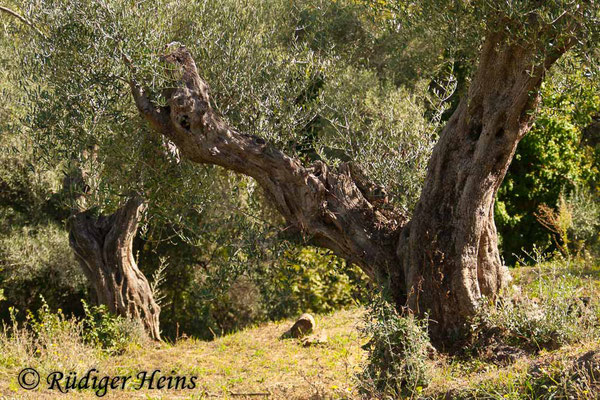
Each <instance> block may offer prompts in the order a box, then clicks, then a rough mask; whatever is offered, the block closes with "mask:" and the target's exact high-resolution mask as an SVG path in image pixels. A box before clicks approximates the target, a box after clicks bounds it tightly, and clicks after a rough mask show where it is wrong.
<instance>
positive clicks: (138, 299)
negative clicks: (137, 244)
mask: <svg viewBox="0 0 600 400" xmlns="http://www.w3.org/2000/svg"><path fill="white" fill-rule="evenodd" d="M143 208H144V202H143V201H142V200H141V199H140V198H139V197H132V198H130V199H129V200H127V202H126V203H125V205H124V206H122V207H121V208H119V209H118V210H117V211H116V212H114V213H113V214H111V215H108V216H103V215H101V216H99V217H96V216H94V214H93V211H92V210H87V211H82V212H78V213H76V214H75V215H73V216H72V217H71V219H70V220H69V242H70V245H71V248H72V249H73V251H74V252H75V256H76V258H77V260H78V261H79V264H80V265H81V268H82V269H83V272H84V274H85V275H86V277H87V278H88V281H89V282H90V283H91V285H92V286H93V288H94V290H95V292H96V296H97V298H98V302H99V304H104V305H106V306H107V307H108V310H109V311H111V312H112V313H115V314H117V315H122V316H124V317H127V318H132V319H134V320H139V321H141V322H142V323H143V325H144V328H145V329H146V331H147V332H148V335H149V336H150V337H151V338H152V339H154V340H160V328H159V314H160V307H159V306H158V305H157V304H156V302H155V301H154V297H153V295H152V290H151V288H150V285H149V283H148V280H147V279H146V277H145V276H144V274H143V273H142V272H141V271H140V270H139V269H138V267H137V264H136V262H135V258H134V257H133V251H132V247H133V239H134V237H135V234H136V232H137V228H138V219H139V215H140V212H141V211H142V210H143Z"/></svg>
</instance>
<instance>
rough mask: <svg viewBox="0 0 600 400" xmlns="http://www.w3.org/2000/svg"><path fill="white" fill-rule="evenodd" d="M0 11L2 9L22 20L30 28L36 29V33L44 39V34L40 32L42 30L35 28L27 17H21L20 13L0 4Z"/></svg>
mask: <svg viewBox="0 0 600 400" xmlns="http://www.w3.org/2000/svg"><path fill="white" fill-rule="evenodd" d="M0 11H4V12H5V13H7V14H9V15H12V16H13V17H15V18H17V19H18V20H20V21H21V22H23V23H24V24H25V25H28V26H29V27H30V28H31V29H33V30H34V31H36V32H37V33H38V35H40V36H41V37H43V38H44V39H46V35H44V34H43V33H42V31H40V30H39V29H38V28H36V27H35V25H33V24H32V23H31V22H30V21H29V20H28V19H27V18H25V17H23V16H22V15H21V14H19V13H17V12H15V11H13V10H11V9H10V8H7V7H4V6H0Z"/></svg>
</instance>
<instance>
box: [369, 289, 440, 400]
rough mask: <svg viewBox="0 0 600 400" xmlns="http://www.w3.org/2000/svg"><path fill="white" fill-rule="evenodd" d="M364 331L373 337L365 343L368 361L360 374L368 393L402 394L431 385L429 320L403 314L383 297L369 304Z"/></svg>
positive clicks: (385, 395)
mask: <svg viewBox="0 0 600 400" xmlns="http://www.w3.org/2000/svg"><path fill="white" fill-rule="evenodd" d="M363 333H364V334H365V335H366V336H367V337H369V341H368V342H367V344H366V345H364V346H363V348H364V349H365V350H367V352H368V356H367V362H366V364H365V366H364V368H363V371H362V372H361V373H360V374H359V380H360V385H361V389H362V390H363V392H364V393H365V394H367V395H369V396H373V397H381V396H383V397H386V398H387V397H392V398H400V397H403V396H406V395H414V394H415V393H417V394H418V393H420V392H421V391H422V390H423V388H424V387H425V386H427V384H428V382H429V379H430V370H429V367H428V365H427V360H428V352H429V349H430V348H431V344H430V342H429V337H428V335H427V320H421V319H417V318H416V317H414V316H413V315H412V314H406V315H400V314H399V313H398V311H397V310H396V308H395V307H394V306H393V305H391V304H390V303H388V302H386V301H385V300H383V299H382V298H381V297H379V298H377V299H376V300H374V301H373V303H372V304H371V305H370V306H369V309H368V313H367V315H366V325H365V327H364V328H363Z"/></svg>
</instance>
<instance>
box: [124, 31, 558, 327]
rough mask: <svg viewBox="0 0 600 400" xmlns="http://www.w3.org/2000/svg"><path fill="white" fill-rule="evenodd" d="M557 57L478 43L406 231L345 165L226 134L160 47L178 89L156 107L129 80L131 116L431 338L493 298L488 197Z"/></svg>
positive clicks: (503, 276) (184, 64)
mask: <svg viewBox="0 0 600 400" xmlns="http://www.w3.org/2000/svg"><path fill="white" fill-rule="evenodd" d="M540 42H541V41H540ZM567 48H568V45H565V46H564V48H559V47H558V44H555V45H554V47H553V49H552V51H553V52H552V54H549V55H544V54H543V49H541V48H539V47H536V46H523V45H520V44H519V43H518V41H514V40H513V41H511V42H510V44H509V41H508V40H507V38H506V37H505V36H504V35H503V34H495V35H490V36H489V37H488V38H487V40H486V42H485V44H484V46H483V49H482V52H481V57H480V63H479V66H478V68H477V72H476V74H475V76H474V78H473V81H472V84H471V87H470V89H469V91H468V94H467V95H466V97H465V98H463V99H462V101H461V102H460V105H459V107H458V109H457V110H456V112H455V113H454V114H453V116H452V117H451V119H450V121H449V122H448V124H447V126H446V127H445V128H444V130H443V132H442V134H441V137H440V140H439V142H438V143H437V145H436V147H435V149H434V152H433V156H432V158H431V161H430V164H429V168H428V175H427V180H426V184H425V187H424V189H423V192H422V195H421V198H420V200H419V203H418V205H417V207H416V210H415V213H414V215H413V218H412V220H411V222H410V223H407V218H406V216H404V215H402V214H401V213H399V212H386V211H383V210H380V209H378V206H377V202H376V201H374V200H373V201H370V200H369V198H370V197H369V195H368V194H367V192H368V190H366V189H365V188H369V187H372V186H373V185H370V184H369V183H368V182H365V181H364V176H363V174H361V173H357V171H355V170H354V169H353V167H352V164H343V165H342V166H341V168H339V169H338V170H333V169H331V168H329V167H328V166H326V165H325V164H324V163H322V162H316V163H314V164H312V165H311V166H310V167H304V166H303V165H302V164H301V162H300V161H298V160H296V159H294V158H291V157H289V156H287V155H285V154H284V153H282V152H281V151H279V150H277V149H275V148H273V147H272V146H270V145H269V144H268V143H266V142H265V140H263V139H262V138H259V137H254V136H250V135H246V134H243V133H239V132H237V131H236V130H235V129H233V128H232V127H230V126H228V125H227V124H226V123H225V122H224V121H223V120H222V119H221V118H220V117H219V116H218V115H217V114H216V113H215V111H214V110H213V108H212V106H211V104H210V98H209V94H208V87H207V85H206V83H205V82H204V81H203V80H202V79H201V78H200V76H199V74H198V72H197V70H196V65H195V63H194V60H193V59H192V57H191V55H190V53H189V51H188V50H187V49H186V48H185V47H184V46H182V45H179V44H171V45H169V46H168V48H167V54H166V56H165V57H164V59H165V61H166V62H168V63H170V64H171V65H172V66H174V67H175V68H174V69H175V70H176V73H177V74H178V79H179V80H180V86H179V88H177V89H174V90H171V91H169V92H166V93H164V94H165V97H166V98H167V100H168V106H166V107H157V106H155V105H154V104H153V103H151V102H150V100H149V99H148V97H147V96H146V94H145V92H144V89H143V88H142V87H141V86H140V85H138V84H137V83H136V82H135V81H132V82H131V88H132V93H133V96H134V99H135V102H136V105H137V107H138V109H139V111H140V112H141V113H142V114H143V115H144V116H145V117H146V118H147V119H148V121H149V122H150V123H151V124H152V126H153V127H154V128H155V129H156V130H157V131H159V132H160V133H162V134H163V135H165V136H166V137H167V138H169V139H170V140H171V141H173V143H175V145H176V146H177V147H178V148H179V149H180V150H181V153H182V155H183V156H184V157H186V158H188V159H189V160H192V161H194V162H198V163H209V164H215V165H220V166H222V167H225V168H227V169H230V170H233V171H237V172H240V173H243V174H246V175H249V176H251V177H253V178H255V179H256V181H257V182H258V183H259V184H260V185H261V186H262V187H263V188H264V189H265V191H266V193H267V194H268V196H269V198H270V199H271V201H272V202H273V204H274V205H275V207H276V208H277V209H278V210H279V212H280V213H281V214H282V215H283V216H284V217H285V219H286V221H287V223H288V224H289V225H290V227H291V228H293V229H296V230H297V231H298V232H300V233H302V234H303V235H305V236H306V237H307V238H308V239H310V240H311V242H312V243H314V244H317V245H320V246H323V247H326V248H329V249H331V250H333V251H334V252H335V253H336V254H338V255H340V256H341V257H344V258H345V259H347V260H348V261H350V262H354V263H356V264H358V265H359V266H361V267H362V269H363V270H364V271H365V272H366V273H367V274H368V275H369V276H371V277H372V278H376V279H379V280H380V282H381V279H384V280H385V281H386V282H387V284H388V285H389V286H390V289H391V292H392V294H393V295H394V298H395V301H396V302H397V304H398V306H403V305H405V304H406V302H408V305H409V306H410V308H411V309H412V310H414V311H416V312H417V313H419V314H421V315H423V314H425V313H427V314H428V315H429V316H430V318H431V319H432V321H433V322H432V324H431V333H432V337H433V338H434V339H435V338H441V337H443V336H444V335H448V334H450V335H451V334H454V333H457V332H458V331H460V330H461V329H462V328H463V326H464V325H465V323H466V322H467V321H468V318H469V317H470V316H472V315H473V313H474V312H475V310H476V308H477V306H478V304H479V302H480V299H481V297H482V296H489V297H492V298H493V297H495V296H497V295H498V293H499V292H500V290H501V289H502V287H503V286H504V285H505V283H506V282H507V280H508V279H509V274H508V271H507V269H506V267H505V266H503V265H502V263H501V260H500V257H499V253H498V247H497V241H498V240H497V234H496V228H495V225H494V220H493V209H494V196H495V194H496V191H497V189H498V187H499V185H500V183H501V181H502V179H503V177H504V175H505V173H506V170H507V168H508V165H509V163H510V161H511V159H512V156H513V154H514V152H515V149H516V146H517V143H518V142H519V140H520V139H521V138H522V137H523V135H524V134H525V133H526V132H527V131H528V130H529V125H530V122H531V114H530V111H531V110H533V109H535V106H536V99H537V95H536V91H537V89H538V88H539V86H540V84H541V81H542V77H543V75H544V72H545V71H546V69H547V68H548V67H549V66H550V65H551V64H552V63H553V62H554V61H555V60H556V59H557V58H558V57H559V56H560V55H561V54H562V53H564V51H566V49H567ZM540 53H541V54H542V55H543V59H542V62H539V58H536V56H539V55H540Z"/></svg>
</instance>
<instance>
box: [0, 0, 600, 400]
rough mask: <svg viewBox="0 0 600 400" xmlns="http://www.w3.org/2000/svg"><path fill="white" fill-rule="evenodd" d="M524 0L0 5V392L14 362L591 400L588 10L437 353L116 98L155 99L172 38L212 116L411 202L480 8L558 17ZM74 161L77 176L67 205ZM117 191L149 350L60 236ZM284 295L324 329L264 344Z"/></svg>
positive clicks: (593, 122)
mask: <svg viewBox="0 0 600 400" xmlns="http://www.w3.org/2000/svg"><path fill="white" fill-rule="evenodd" d="M542 3H543V4H542ZM542 3H540V2H535V1H522V2H493V1H485V2H482V3H481V4H480V5H478V6H473V4H472V3H470V2H443V1H434V0H426V1H422V2H406V1H385V0H381V1H362V0H335V1H334V0H294V1H287V0H270V1H268V2H263V1H259V0H248V1H245V2H239V1H236V0H205V1H202V2H185V1H179V0H159V1H154V2H143V1H122V0H110V1H92V0H66V1H65V0H60V1H59V0H43V1H33V0H32V1H30V0H10V1H9V2H8V3H7V4H6V6H7V7H9V8H10V9H11V10H15V12H16V14H18V16H17V17H15V16H14V15H13V14H10V15H9V14H8V13H6V12H5V11H0V17H1V19H0V28H2V29H1V30H0V65H1V67H0V93H1V94H0V147H1V148H2V149H3V151H2V152H0V319H1V320H2V321H3V327H2V329H0V376H2V377H9V378H6V379H5V378H2V379H0V395H16V394H17V392H18V391H19V388H18V387H17V386H16V383H15V381H14V379H13V377H15V376H16V375H17V374H18V371H19V369H20V368H22V367H23V366H25V365H27V366H33V367H36V368H39V369H40V372H42V373H47V372H49V371H52V370H55V369H57V368H59V367H60V368H63V369H65V370H69V369H70V370H73V371H77V372H78V373H81V372H84V371H85V370H86V369H89V366H90V365H99V366H100V367H101V368H102V369H103V370H104V371H105V372H106V373H113V374H116V373H124V372H137V370H139V369H140V365H144V368H146V365H148V366H156V367H157V368H160V369H164V370H167V369H172V370H173V371H177V372H181V373H186V374H197V375H199V376H201V380H202V381H203V387H202V390H204V394H207V395H208V396H211V395H223V396H225V397H227V396H230V397H233V396H235V394H236V393H242V392H247V393H253V392H254V391H259V392H260V391H262V390H269V391H272V393H273V394H274V396H278V397H281V398H283V397H285V398H294V397H297V398H309V397H311V398H329V397H334V398H360V397H374V398H396V397H409V398H433V399H435V398H465V399H467V398H494V399H495V398H498V399H500V398H515V399H517V398H535V399H537V398H544V399H545V398H548V399H550V398H571V397H572V398H595V397H597V396H598V389H597V382H596V381H595V380H596V379H597V378H596V377H595V376H594V371H595V369H594V368H595V366H594V365H593V363H592V362H591V361H586V360H588V358H589V357H588V358H585V357H584V355H585V354H587V353H588V352H589V351H597V349H598V340H597V338H598V337H599V335H600V321H599V318H600V303H599V300H598V299H599V297H598V288H599V287H600V286H599V284H598V276H599V271H598V261H597V260H598V257H600V247H598V246H599V244H600V241H599V239H600V236H599V234H598V232H599V231H598V229H599V224H600V222H599V221H600V219H599V218H600V186H599V184H600V164H599V163H600V125H598V124H599V116H600V94H599V93H598V76H599V75H598V65H597V64H596V61H597V60H596V59H595V58H597V57H596V56H597V52H598V49H597V45H593V43H594V39H596V38H597V33H598V32H597V27H596V26H597V22H598V17H599V16H598V15H597V12H598V11H597V9H594V8H592V6H593V3H594V2H584V3H586V4H587V3H589V4H587V5H589V6H590V8H589V10H591V11H589V12H588V14H585V15H584V18H583V19H582V20H580V21H579V23H580V25H581V26H580V28H581V29H582V32H584V33H585V35H583V34H582V37H583V36H585V38H586V39H589V42H590V43H592V45H591V47H592V48H587V47H586V46H590V45H589V44H587V42H586V43H584V42H585V41H584V40H580V42H581V43H579V44H580V45H581V46H583V47H581V48H578V49H577V51H576V52H575V51H573V52H572V53H569V54H568V55H567V56H566V57H563V59H561V60H560V61H559V63H558V64H557V65H556V66H555V68H554V69H553V70H551V71H550V72H549V73H548V76H547V78H546V79H545V81H544V83H543V84H542V86H541V93H540V95H541V103H540V107H539V109H538V111H537V116H536V120H535V123H534V125H533V128H532V130H531V131H530V132H529V133H528V134H527V135H525V136H524V137H523V139H522V140H521V141H520V144H519V146H518V147H517V149H516V153H515V156H514V161H513V162H512V164H511V165H510V168H509V169H508V171H507V173H506V178H505V180H504V182H503V184H502V186H501V187H500V189H499V191H498V197H497V201H496V203H495V219H496V221H497V223H498V233H499V236H500V244H501V253H502V258H503V261H504V262H506V263H507V264H508V265H510V266H511V267H514V268H512V272H513V275H514V276H515V281H514V282H513V283H511V285H513V284H514V285H513V286H511V287H509V288H508V289H507V291H506V293H504V296H503V297H501V298H498V299H486V300H485V301H484V302H482V303H481V304H478V308H477V312H476V314H475V317H474V318H472V319H471V320H470V321H469V323H470V325H469V326H468V327H467V328H468V329H467V335H465V336H464V337H461V339H462V342H460V343H459V345H458V346H457V347H459V349H458V350H455V349H441V350H443V351H444V352H443V353H438V352H436V351H435V349H433V347H432V346H431V344H430V342H429V338H428V328H429V327H431V324H432V323H435V321H428V320H426V319H425V320H424V319H419V318H417V317H415V316H414V315H413V314H412V313H410V312H409V311H406V312H403V311H402V310H401V308H400V307H398V304H391V303H388V301H391V299H388V298H385V297H384V296H381V295H379V294H375V293H377V292H376V291H375V290H373V287H372V285H373V281H371V280H369V278H367V276H366V275H365V273H364V272H363V271H362V270H360V269H359V268H358V267H357V266H356V265H354V264H353V263H352V262H350V261H355V260H350V261H347V260H343V259H341V258H339V257H337V256H335V255H334V254H332V253H331V252H330V251H328V250H323V249H319V248H316V247H311V246H309V245H308V244H309V243H310V244H315V243H314V241H313V239H314V238H313V237H309V235H305V233H304V232H303V231H302V229H296V230H295V229H291V227H290V226H286V225H285V224H283V218H282V217H281V216H280V215H279V214H278V211H277V205H276V204H273V201H272V200H273V199H270V198H269V196H268V194H266V193H265V191H264V190H263V189H262V188H261V187H259V186H258V184H257V182H256V181H254V180H253V179H252V178H250V177H245V176H241V175H239V174H236V173H234V172H231V171H226V170H223V169H221V168H220V167H217V166H212V165H203V166H198V165H194V164H193V163H192V162H191V161H190V160H187V159H186V158H185V157H184V156H183V155H182V153H181V152H180V149H177V148H176V147H175V145H174V144H173V143H172V142H170V140H167V139H165V138H163V137H159V135H157V133H156V132H155V131H154V130H153V129H152V128H151V127H150V126H149V124H148V123H147V121H145V120H144V118H142V117H141V116H140V114H139V111H138V110H137V109H136V107H135V104H134V102H133V101H132V99H131V83H134V82H141V83H143V85H145V87H144V90H147V92H148V93H149V96H150V100H151V104H153V105H161V106H165V105H166V101H167V98H168V96H166V93H169V90H172V89H173V87H174V85H175V84H176V82H175V81H174V79H173V76H171V75H170V74H168V73H165V62H164V59H163V58H164V57H162V56H163V55H164V46H165V45H166V44H167V43H171V42H174V41H176V42H180V43H183V44H185V46H186V48H187V49H189V51H190V52H191V53H192V54H194V58H195V62H196V64H197V67H198V70H199V71H201V75H202V77H203V78H204V79H206V81H207V82H209V83H210V86H211V88H210V89H211V103H213V104H212V106H214V108H215V110H217V111H218V112H219V113H220V114H222V115H223V118H224V121H225V122H227V123H228V124H230V125H231V126H233V127H236V129H239V130H240V132H244V134H247V135H251V137H254V138H258V140H263V142H264V141H265V140H266V141H268V142H269V143H272V144H273V145H274V146H276V147H277V148H280V149H282V150H284V151H285V153H286V154H288V155H289V156H291V157H295V158H296V159H297V160H299V162H300V163H302V164H303V165H304V166H306V167H309V166H311V165H312V166H313V167H314V165H316V164H314V163H315V162H317V161H323V162H325V163H326V164H327V165H328V166H329V167H330V168H332V169H331V170H332V171H333V170H334V169H335V168H338V167H340V166H341V165H342V164H343V163H346V162H349V161H352V162H353V163H354V164H353V165H356V166H357V167H358V168H359V169H360V170H361V171H362V172H363V173H364V175H365V178H366V179H368V180H369V182H373V184H374V185H377V188H378V189H381V193H383V194H382V195H380V196H379V197H378V198H377V199H376V200H373V207H372V208H373V209H376V210H377V213H380V214H381V215H385V216H386V218H387V217H388V215H392V214H393V211H394V210H400V211H401V213H402V214H403V215H404V214H405V216H406V218H408V217H409V216H410V214H411V213H412V212H413V211H414V209H415V205H416V203H417V201H418V199H419V195H420V192H421V189H422V188H423V185H424V180H425V176H426V170H427V163H428V160H429V159H430V157H431V155H432V152H433V148H434V145H435V144H436V141H437V140H438V136H439V134H440V132H441V129H442V127H443V126H444V124H445V123H447V122H448V120H449V118H450V117H451V115H452V113H453V112H454V111H455V110H457V109H458V108H459V107H460V98H461V96H463V95H464V94H465V93H466V92H467V88H468V86H469V83H470V80H471V78H470V76H471V75H472V73H473V71H474V68H475V66H476V62H475V61H476V58H475V57H476V54H478V52H479V50H480V47H481V43H482V38H483V37H484V36H485V34H486V29H487V28H488V27H489V26H491V25H492V24H493V23H494V18H495V16H496V15H504V16H507V17H509V18H511V20H514V21H518V22H523V21H526V20H527V18H529V16H531V15H533V14H534V12H533V11H535V15H536V18H539V21H541V22H544V23H549V22H556V21H559V22H560V21H561V20H562V19H563V18H565V19H566V17H565V16H569V13H577V11H573V10H571V8H568V7H570V5H571V3H572V2H563V1H558V0H556V1H548V2H542ZM584 3H581V4H584ZM560 7H567V8H565V11H564V12H563V13H562V14H561V13H557V11H556V10H558V9H559V8H560ZM532 10H533V11H532ZM569 10H571V11H569ZM577 10H578V8H577ZM586 10H588V9H587V8H586ZM594 13H596V14H594ZM577 15H578V14H577ZM149 16H151V17H149ZM533 25H535V24H533ZM533 25H531V26H533ZM514 26H525V27H528V26H529V25H527V24H525V23H523V24H522V25H519V24H518V23H516V24H515V25H511V26H509V25H507V26H506V30H511V29H514ZM512 34H513V36H514V37H513V39H514V40H516V41H518V40H520V39H524V38H527V37H528V35H532V34H533V33H532V31H528V30H527V29H523V30H522V31H519V32H512ZM534 36H535V35H534ZM555 44H559V43H553V46H554V45H555ZM594 46H595V47H594ZM480 128H481V127H480ZM73 171H81V172H82V176H83V175H84V176H85V182H82V183H83V184H82V185H81V188H82V189H84V188H85V190H84V196H83V198H84V199H83V200H82V199H81V198H78V197H77V196H75V195H74V193H73V190H72V186H70V185H69V183H72V182H70V180H73ZM503 173H504V172H503ZM442 175H443V174H442ZM381 193H380V194H381ZM133 194H135V195H137V196H140V197H143V198H144V201H145V204H146V206H147V207H146V208H145V210H144V212H143V213H142V215H141V216H140V229H139V232H137V234H136V238H135V243H134V251H133V256H134V257H135V259H136V261H137V264H138V265H139V267H140V270H141V273H143V275H145V276H146V277H147V278H148V279H149V280H150V281H151V285H150V286H151V289H152V294H153V296H154V298H155V300H156V301H157V302H158V303H159V304H160V307H161V313H160V319H161V329H162V335H163V338H164V339H165V342H162V343H152V342H150V341H149V340H148V339H147V338H146V336H145V334H144V332H143V328H142V326H141V324H140V323H139V321H132V320H130V319H129V318H127V317H123V316H116V315H113V314H111V313H110V312H109V311H108V308H107V306H106V305H99V304H97V300H98V299H97V297H98V296H97V293H94V290H93V289H92V288H91V286H90V284H89V282H87V281H86V277H85V275H84V274H83V272H82V268H81V264H80V263H79V262H78V258H77V256H76V255H74V253H73V250H72V247H71V246H70V245H69V241H70V240H72V238H71V239H70V238H69V221H71V218H72V216H73V213H74V211H73V210H74V206H75V205H76V204H75V203H77V202H78V201H83V203H84V204H85V207H86V209H87V210H88V211H89V212H90V215H93V216H96V217H97V216H100V215H109V214H110V213H112V212H114V211H115V210H117V209H118V207H119V206H121V205H122V203H123V201H124V199H125V198H128V197H129V196H132V195H133ZM323 207H325V205H324V206H323ZM292 228H293V227H292ZM343 234H344V235H348V236H349V235H351V234H352V232H345V231H344V232H343ZM436 240H437V239H436ZM540 249H541V250H540ZM397 250H398V249H397V248H394V252H396V251H397ZM542 254H544V257H542V256H541V255H542ZM446 255H449V254H442V255H440V257H445V256H446ZM530 255H533V256H530ZM436 257H437V255H436ZM528 265H529V266H528ZM386 272H389V271H386ZM473 274H475V273H474V272H473ZM392 275H393V274H388V276H384V277H379V276H377V277H376V278H380V279H381V280H382V282H383V283H382V285H384V286H385V285H386V284H388V282H387V279H389V278H390V276H392ZM443 278H444V277H442V279H443ZM375 283H381V282H375ZM402 289H404V288H402ZM17 310H20V311H17ZM399 310H400V311H399ZM304 312H311V313H314V314H315V315H316V318H317V323H318V324H317V325H318V327H319V328H318V329H321V330H322V331H323V332H325V333H326V334H327V335H328V340H327V341H326V343H322V344H320V345H317V346H314V347H309V348H304V347H303V345H302V343H301V342H299V341H292V340H280V336H281V334H282V333H283V331H284V330H285V329H286V328H287V327H289V325H290V324H291V323H292V321H291V320H286V319H288V318H293V317H296V316H297V315H299V314H301V313H304ZM259 324H260V325H259ZM204 341H205V342H204ZM163 357H164V358H163ZM590 357H591V356H590ZM157 358H161V364H160V365H157V364H156V363H157V361H156V360H157ZM590 359H591V358H590ZM21 394H22V392H18V395H21ZM130 394H131V393H130V392H125V395H124V396H129V395H130ZM37 395H48V396H50V397H51V396H52V393H45V392H43V390H42V391H37V392H33V397H31V398H36V397H35V396H37ZM71 395H72V396H76V395H82V396H87V395H89V396H90V397H93V396H94V394H93V393H91V392H90V393H87V392H86V393H76V394H73V393H71V394H70V395H69V396H71ZM144 395H147V396H149V397H150V396H154V395H155V394H154V393H144ZM169 395H170V393H169ZM182 395H188V393H183V394H182ZM159 396H162V394H160V395H159ZM66 398H68V397H66Z"/></svg>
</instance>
